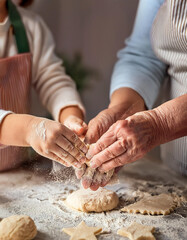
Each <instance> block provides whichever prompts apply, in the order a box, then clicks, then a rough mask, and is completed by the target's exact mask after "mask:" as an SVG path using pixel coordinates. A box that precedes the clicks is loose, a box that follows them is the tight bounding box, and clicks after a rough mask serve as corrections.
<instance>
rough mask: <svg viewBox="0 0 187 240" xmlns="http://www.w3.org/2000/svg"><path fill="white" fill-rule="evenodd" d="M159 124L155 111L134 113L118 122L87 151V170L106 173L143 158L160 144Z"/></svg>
mask: <svg viewBox="0 0 187 240" xmlns="http://www.w3.org/2000/svg"><path fill="white" fill-rule="evenodd" d="M160 126H161V125H160V123H159V119H158V118H157V116H156V115H155V114H154V111H144V112H140V113H136V114H134V115H132V116H130V117H128V118H127V119H125V120H120V121H117V122H116V123H115V124H113V125H112V126H111V127H110V128H109V130H108V131H107V132H106V133H105V134H104V135H103V136H102V137H101V138H100V139H99V140H98V141H97V143H96V144H94V145H93V146H91V147H90V149H89V151H88V153H87V157H88V158H89V159H91V162H90V166H91V167H92V168H99V170H100V171H101V172H106V171H109V170H111V169H113V168H116V167H119V166H122V165H124V164H127V163H130V162H134V161H136V160H137V159H139V158H141V157H143V156H144V155H145V154H146V153H147V152H148V151H150V150H151V149H152V148H153V147H154V146H156V145H158V144H159V143H160V142H162V139H161V138H162V134H161V131H159V130H160V128H161V127H160Z"/></svg>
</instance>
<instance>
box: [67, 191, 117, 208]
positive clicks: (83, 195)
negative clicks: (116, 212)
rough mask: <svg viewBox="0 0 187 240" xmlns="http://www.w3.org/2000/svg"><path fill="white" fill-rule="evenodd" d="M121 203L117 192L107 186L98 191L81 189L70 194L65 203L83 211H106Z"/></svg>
mask: <svg viewBox="0 0 187 240" xmlns="http://www.w3.org/2000/svg"><path fill="white" fill-rule="evenodd" d="M118 203H119V198H118V196H117V194H116V193H115V192H112V191H110V190H108V189H105V188H99V189H98V190H97V191H92V190H90V189H79V190H77V191H75V192H73V193H72V194H70V195H69V196H68V197H67V199H66V201H65V204H66V205H67V206H69V207H71V208H73V209H76V210H78V211H81V212H104V211H109V210H112V209H114V208H115V207H116V206H117V205H118Z"/></svg>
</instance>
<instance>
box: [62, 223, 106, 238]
mask: <svg viewBox="0 0 187 240" xmlns="http://www.w3.org/2000/svg"><path fill="white" fill-rule="evenodd" d="M62 231H63V232H65V233H67V234H68V235H69V236H71V238H70V239H71V240H80V239H81V240H88V239H89V240H97V238H96V237H95V235H97V234H99V233H100V232H101V231H102V228H101V227H88V226H87V225H86V224H85V222H81V223H79V225H78V226H77V227H73V228H63V229H62Z"/></svg>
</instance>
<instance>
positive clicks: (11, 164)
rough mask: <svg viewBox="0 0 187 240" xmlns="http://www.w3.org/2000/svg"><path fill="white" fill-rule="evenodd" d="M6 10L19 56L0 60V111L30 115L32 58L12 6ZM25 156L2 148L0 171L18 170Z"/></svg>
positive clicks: (20, 150) (18, 150)
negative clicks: (16, 168)
mask: <svg viewBox="0 0 187 240" xmlns="http://www.w3.org/2000/svg"><path fill="white" fill-rule="evenodd" d="M7 7H8V12H9V18H10V21H11V28H12V29H13V31H14V35H15V40H16V43H17V48H18V53H19V54H17V55H15V56H12V57H7V58H1V59H0V109H3V110H8V111H12V112H14V113H18V114H23V113H29V109H30V107H29V106H30V90H31V68H32V55H31V53H30V52H29V44H28V39H27V36H26V31H25V28H24V25H23V23H22V20H21V17H20V15H19V13H18V11H17V9H16V7H15V5H13V3H12V2H11V1H10V0H8V1H7ZM10 31H11V29H10ZM27 152H28V151H27V148H21V147H14V146H4V145H1V146H0V171H4V170H8V169H11V168H15V167H17V166H19V165H20V164H21V163H22V162H23V161H24V160H25V159H26V157H27Z"/></svg>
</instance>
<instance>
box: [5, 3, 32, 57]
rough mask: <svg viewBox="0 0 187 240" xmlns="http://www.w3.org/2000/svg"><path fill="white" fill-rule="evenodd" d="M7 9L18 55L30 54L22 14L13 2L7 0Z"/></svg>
mask: <svg viewBox="0 0 187 240" xmlns="http://www.w3.org/2000/svg"><path fill="white" fill-rule="evenodd" d="M7 9H8V14H9V18H10V22H11V24H12V26H13V29H14V33H15V38H16V44H17V49H18V53H20V54H21V53H28V52H30V48H29V42H28V38H27V34H26V31H25V26H24V24H23V22H22V19H21V16H20V13H19V12H18V10H17V8H16V6H15V5H14V4H13V3H12V1H11V0H7Z"/></svg>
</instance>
